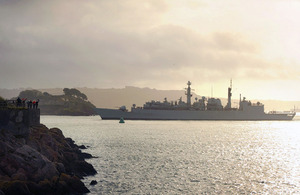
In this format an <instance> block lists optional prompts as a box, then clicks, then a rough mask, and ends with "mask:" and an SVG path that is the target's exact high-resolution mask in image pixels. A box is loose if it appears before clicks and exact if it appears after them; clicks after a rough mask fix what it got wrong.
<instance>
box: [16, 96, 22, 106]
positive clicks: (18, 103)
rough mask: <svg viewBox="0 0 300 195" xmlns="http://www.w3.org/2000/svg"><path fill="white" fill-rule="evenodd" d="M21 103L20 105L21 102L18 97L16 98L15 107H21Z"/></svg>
mask: <svg viewBox="0 0 300 195" xmlns="http://www.w3.org/2000/svg"><path fill="white" fill-rule="evenodd" d="M21 103H22V101H21V99H20V97H18V99H17V107H21Z"/></svg>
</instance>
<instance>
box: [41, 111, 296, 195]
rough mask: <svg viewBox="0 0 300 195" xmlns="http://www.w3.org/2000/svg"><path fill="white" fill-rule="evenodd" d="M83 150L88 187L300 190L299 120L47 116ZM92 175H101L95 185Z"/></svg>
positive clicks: (106, 190) (115, 190)
mask: <svg viewBox="0 0 300 195" xmlns="http://www.w3.org/2000/svg"><path fill="white" fill-rule="evenodd" d="M41 122H42V123H43V124H45V125H46V126H47V127H49V128H51V127H58V128H60V129H61V130H62V131H63V133H64V135H65V136H66V137H71V138H72V139H73V140H75V142H76V143H77V144H78V145H81V144H84V145H86V146H89V148H88V149H87V150H85V152H88V153H90V154H92V155H93V156H97V157H98V158H94V159H89V160H88V162H89V163H91V164H92V165H93V166H94V167H95V169H96V170H97V172H98V174H97V175H95V176H89V177H86V178H85V179H84V180H83V181H84V182H85V184H86V186H87V187H88V188H89V189H90V191H91V193H90V194H122V193H124V194H199V193H200V194H201V193H203V194H206V193H207V194H216V193H218V194H250V193H252V194H261V193H263V194H266V193H267V194H300V190H299V189H300V120H299V117H297V118H296V119H295V120H293V121H125V124H119V123H118V121H115V120H112V121H105V120H101V119H100V117H98V116H92V117H69V116H67V117H66V116H64V117H62V116H41ZM91 180H96V181H97V182H98V184H97V185H95V186H90V185H89V183H90V181H91Z"/></svg>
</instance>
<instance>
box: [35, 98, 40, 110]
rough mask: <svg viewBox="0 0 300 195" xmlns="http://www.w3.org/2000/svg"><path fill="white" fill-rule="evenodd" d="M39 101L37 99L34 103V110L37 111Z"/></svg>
mask: <svg viewBox="0 0 300 195" xmlns="http://www.w3.org/2000/svg"><path fill="white" fill-rule="evenodd" d="M39 101H40V99H37V101H36V102H35V108H36V109H37V108H38V106H39Z"/></svg>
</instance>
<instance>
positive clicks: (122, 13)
mask: <svg viewBox="0 0 300 195" xmlns="http://www.w3.org/2000/svg"><path fill="white" fill-rule="evenodd" d="M0 66H1V69H0V88H19V87H33V88H52V87H93V88H94V87H95V88H111V87H114V88H119V87H124V86H137V87H150V88H156V89H183V88H184V87H186V83H187V81H188V80H191V81H192V87H193V88H194V89H195V92H196V93H197V94H199V95H206V96H209V95H211V88H212V86H213V95H214V96H219V97H226V96H227V87H228V85H229V81H230V79H231V78H232V79H233V92H234V98H238V96H239V93H242V94H243V95H244V96H247V97H248V98H252V99H253V98H260V99H282V100H300V91H299V86H300V1H299V0H264V1H261V0H252V1H249V0H215V1H211V0H149V1H146V0H145V1H141V0H98V1H97V0H49V1H40V0H36V1H30V0H0Z"/></svg>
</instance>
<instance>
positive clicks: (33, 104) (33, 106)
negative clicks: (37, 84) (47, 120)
mask: <svg viewBox="0 0 300 195" xmlns="http://www.w3.org/2000/svg"><path fill="white" fill-rule="evenodd" d="M35 103H36V101H35V100H33V102H32V108H33V109H35Z"/></svg>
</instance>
